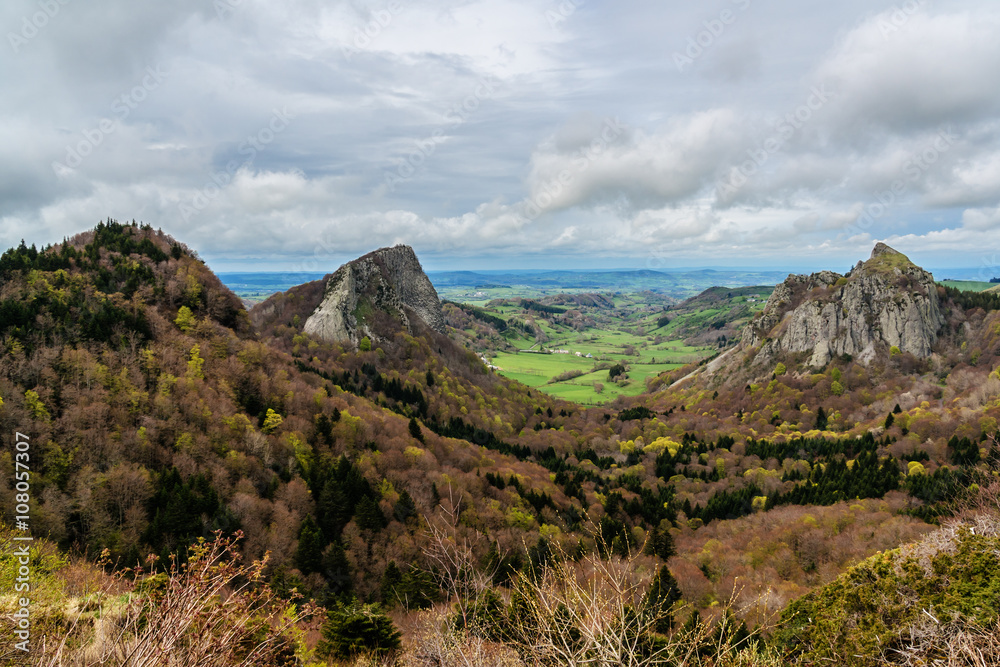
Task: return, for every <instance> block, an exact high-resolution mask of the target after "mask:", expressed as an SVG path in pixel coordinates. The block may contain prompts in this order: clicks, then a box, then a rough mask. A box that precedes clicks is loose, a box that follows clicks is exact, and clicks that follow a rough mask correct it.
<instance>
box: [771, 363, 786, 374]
mask: <svg viewBox="0 0 1000 667" xmlns="http://www.w3.org/2000/svg"><path fill="white" fill-rule="evenodd" d="M787 371H788V369H787V368H786V367H785V365H784V364H783V363H781V362H780V361H779V362H778V365H777V366H775V367H774V374H775V375H784V374H785V373H786V372H787Z"/></svg>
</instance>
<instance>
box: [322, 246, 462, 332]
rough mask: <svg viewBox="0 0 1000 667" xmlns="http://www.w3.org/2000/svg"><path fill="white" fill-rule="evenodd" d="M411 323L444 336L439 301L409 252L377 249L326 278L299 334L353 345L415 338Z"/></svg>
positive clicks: (394, 249) (412, 254)
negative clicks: (398, 336)
mask: <svg viewBox="0 0 1000 667" xmlns="http://www.w3.org/2000/svg"><path fill="white" fill-rule="evenodd" d="M414 318H418V319H419V320H421V321H422V323H423V324H424V325H426V326H427V327H430V328H431V329H433V330H435V331H438V332H441V333H444V331H445V325H444V314H443V312H442V311H441V300H440V299H439V298H438V294H437V291H436V290H435V289H434V286H433V285H432V284H431V281H430V279H429V278H428V277H427V274H425V273H424V270H423V268H422V267H421V266H420V261H419V260H418V259H417V255H416V253H414V252H413V248H411V247H409V246H406V245H397V246H393V247H392V248H380V249H379V250H376V251H374V252H371V253H368V254H367V255H365V256H364V257H360V258H358V259H356V260H354V261H352V262H348V263H347V264H344V265H343V266H341V267H340V268H339V269H337V271H336V272H335V273H334V274H333V275H332V276H330V279H329V280H328V281H327V283H326V287H325V289H324V294H323V300H322V302H321V303H320V304H319V306H318V307H317V308H316V310H315V311H314V312H313V313H312V315H310V317H309V319H307V320H306V323H305V326H304V327H303V330H304V331H305V333H307V334H312V335H314V336H317V337H319V338H322V339H324V340H329V341H338V342H346V341H350V342H351V343H353V344H355V345H357V344H358V342H359V341H360V340H361V339H362V338H363V337H365V336H368V337H369V338H371V339H372V340H378V339H388V338H390V337H391V336H392V334H393V333H394V332H395V331H398V330H400V329H405V330H406V331H408V332H410V333H413V332H414V325H415V324H416V322H414Z"/></svg>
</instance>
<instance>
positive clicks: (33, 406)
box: [24, 389, 52, 422]
mask: <svg viewBox="0 0 1000 667" xmlns="http://www.w3.org/2000/svg"><path fill="white" fill-rule="evenodd" d="M24 404H25V405H26V406H27V408H28V411H29V412H31V416H32V417H34V418H35V419H37V420H39V421H44V422H47V421H49V420H50V419H52V416H51V415H50V414H49V411H48V410H46V409H45V404H44V403H42V399H41V398H39V396H38V394H37V393H36V392H34V391H32V390H31V389H29V390H28V391H26V392H24Z"/></svg>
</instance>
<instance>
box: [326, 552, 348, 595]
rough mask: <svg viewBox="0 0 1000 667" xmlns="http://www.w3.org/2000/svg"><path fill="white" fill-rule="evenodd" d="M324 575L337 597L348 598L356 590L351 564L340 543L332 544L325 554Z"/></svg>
mask: <svg viewBox="0 0 1000 667" xmlns="http://www.w3.org/2000/svg"><path fill="white" fill-rule="evenodd" d="M323 575H324V576H325V577H326V581H327V586H328V587H329V589H330V592H331V593H332V594H333V595H335V596H346V595H348V594H349V593H350V592H351V590H352V589H353V588H354V582H353V580H352V579H351V562H350V561H349V560H347V554H345V553H344V547H343V546H342V545H341V544H340V542H332V543H331V544H330V546H328V547H327V549H326V552H325V553H324V554H323Z"/></svg>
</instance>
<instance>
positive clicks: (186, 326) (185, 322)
mask: <svg viewBox="0 0 1000 667" xmlns="http://www.w3.org/2000/svg"><path fill="white" fill-rule="evenodd" d="M196 323H197V320H195V318H194V313H192V312H191V309H190V308H188V307H187V306H181V307H180V310H178V311H177V318H176V319H175V320H174V324H176V325H177V327H178V328H179V329H180V330H181V331H183V332H184V333H187V332H189V331H191V329H193V328H194V325H195V324H196Z"/></svg>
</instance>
